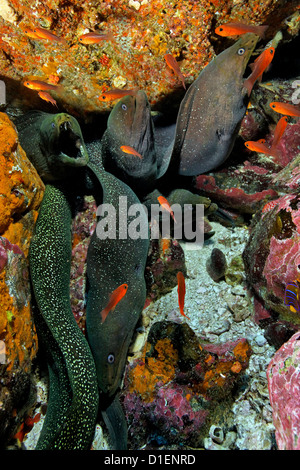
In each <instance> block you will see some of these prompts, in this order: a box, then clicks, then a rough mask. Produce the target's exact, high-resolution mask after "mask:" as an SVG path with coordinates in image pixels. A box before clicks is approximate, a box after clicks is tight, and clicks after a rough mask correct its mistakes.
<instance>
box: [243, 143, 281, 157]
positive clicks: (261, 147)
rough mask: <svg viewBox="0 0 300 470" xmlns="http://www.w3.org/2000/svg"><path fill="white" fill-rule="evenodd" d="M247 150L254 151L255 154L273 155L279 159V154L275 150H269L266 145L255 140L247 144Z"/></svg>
mask: <svg viewBox="0 0 300 470" xmlns="http://www.w3.org/2000/svg"><path fill="white" fill-rule="evenodd" d="M245 146H246V147H247V149H249V150H252V151H253V152H259V153H264V154H265V155H271V156H273V157H275V156H276V157H277V152H276V150H275V149H269V148H268V147H267V146H266V145H265V144H264V143H262V142H260V141H255V140H248V141H247V142H245Z"/></svg>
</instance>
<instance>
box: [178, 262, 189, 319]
mask: <svg viewBox="0 0 300 470" xmlns="http://www.w3.org/2000/svg"><path fill="white" fill-rule="evenodd" d="M177 283H178V287H177V292H178V305H179V310H180V313H181V315H183V316H184V317H186V318H187V319H188V320H189V317H187V316H186V314H185V313H184V311H183V309H184V298H185V279H184V275H183V274H182V272H181V271H179V272H178V273H177Z"/></svg>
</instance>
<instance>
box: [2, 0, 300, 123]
mask: <svg viewBox="0 0 300 470" xmlns="http://www.w3.org/2000/svg"><path fill="white" fill-rule="evenodd" d="M297 5H298V1H297V0H292V1H289V2H286V1H284V0H268V1H266V2H261V1H254V0H253V1H251V2H248V1H246V0H241V1H238V2H235V1H230V2H228V1H225V0H214V1H208V0H201V1H199V2H194V1H193V0H189V1H186V0H180V1H178V0H171V1H169V2H162V1H161V0H142V1H135V0H113V1H111V0H106V1H104V2H100V3H99V2H95V1H92V2H90V1H88V0H81V1H80V2H79V3H78V2H75V1H73V0H71V1H69V2H67V3H66V2H57V1H56V0H46V1H43V2H41V3H39V4H37V3H36V2H34V1H33V0H26V1H22V2H20V1H19V0H2V1H1V16H0V27H1V31H2V35H1V37H0V47H1V49H2V51H3V52H2V53H1V54H0V68H1V75H2V76H3V77H4V78H6V79H7V86H8V88H9V89H10V91H9V94H10V100H12V101H14V102H15V104H16V103H17V102H19V103H20V98H21V99H22V100H23V102H25V103H27V104H28V105H29V106H33V107H36V108H38V107H43V106H44V103H43V102H42V100H41V99H40V98H39V97H38V94H37V92H36V91H31V90H27V89H24V86H23V85H22V84H21V81H23V80H24V79H27V78H31V79H32V78H36V79H44V80H49V79H50V80H52V81H54V82H56V81H57V80H58V81H59V83H60V84H62V85H63V89H62V91H61V92H60V93H57V94H56V93H53V96H54V97H55V99H57V102H58V103H61V104H62V105H63V106H64V108H65V109H66V110H67V111H68V110H69V111H71V110H73V111H74V112H75V111H77V112H78V113H80V114H84V113H89V112H91V111H93V112H94V111H96V112H98V111H102V110H105V109H107V108H108V107H110V104H108V105H107V104H105V103H100V102H99V99H98V97H99V95H101V93H102V92H104V91H106V90H108V89H112V88H127V89H131V88H134V87H139V88H141V89H143V90H144V91H145V92H146V93H147V95H148V98H149V101H150V103H151V105H152V106H153V105H156V104H157V105H158V107H160V108H162V107H163V108H165V107H166V104H167V103H168V107H169V109H170V110H171V108H172V106H173V105H174V103H175V104H176V101H177V104H178V99H177V100H176V99H175V100H174V96H173V97H172V99H171V100H170V99H169V98H167V94H168V93H170V92H172V91H174V92H175V95H177V97H182V95H183V92H184V90H183V87H182V85H181V82H180V80H179V79H178V78H177V77H176V76H175V75H174V74H173V72H172V71H171V70H170V69H169V68H168V66H167V65H166V63H165V60H164V54H166V53H167V52H170V53H172V54H173V55H174V56H175V57H176V58H177V60H178V61H179V63H180V66H181V69H182V72H183V74H184V75H185V77H186V83H187V84H190V83H192V82H193V81H194V80H195V79H196V77H197V75H198V74H199V72H200V71H201V70H202V68H203V67H204V66H205V65H206V64H207V63H208V61H210V60H211V59H212V58H213V57H214V56H215V54H216V51H217V52H219V51H220V49H221V48H222V47H223V48H224V40H223V39H224V38H220V37H218V36H216V35H215V33H214V29H215V27H216V26H218V25H219V24H222V23H224V22H228V21H231V20H234V21H244V22H246V23H251V24H269V25H270V28H269V30H268V32H267V38H266V39H267V40H269V39H271V38H272V36H273V35H274V33H275V32H276V31H277V29H279V28H281V27H282V20H284V19H285V18H287V17H288V16H290V15H291V14H292V13H293V12H295V10H296V8H297ZM35 26H38V27H42V28H45V29H48V30H49V31H52V32H54V33H56V34H57V35H59V36H61V37H63V38H64V39H65V40H66V43H65V44H61V43H57V42H51V41H47V40H41V39H34V38H32V37H30V36H29V35H28V30H32V29H34V27H35ZM297 26H298V25H297V22H295V24H292V21H290V24H289V25H288V24H285V25H284V28H285V29H286V30H287V32H288V35H293V34H296V33H297V31H298V29H297ZM94 30H96V31H97V30H98V31H100V32H101V33H107V32H110V33H112V35H113V36H114V38H115V42H112V41H105V40H104V41H103V42H101V43H100V44H96V45H87V46H86V45H84V44H81V43H80V42H79V40H78V37H79V36H80V35H81V34H84V33H86V32H88V31H94ZM25 31H27V34H26V32H25ZM20 94H22V97H21V96H20ZM165 98H166V99H165ZM159 102H160V103H159ZM45 106H46V108H47V109H49V107H50V108H51V106H52V105H51V104H45Z"/></svg>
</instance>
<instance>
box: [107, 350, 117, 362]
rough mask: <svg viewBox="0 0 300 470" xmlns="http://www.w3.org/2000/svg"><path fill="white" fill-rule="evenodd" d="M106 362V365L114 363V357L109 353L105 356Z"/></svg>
mask: <svg viewBox="0 0 300 470" xmlns="http://www.w3.org/2000/svg"><path fill="white" fill-rule="evenodd" d="M107 362H108V364H113V363H114V362H115V356H114V355H113V354H112V353H110V354H109V355H108V356H107Z"/></svg>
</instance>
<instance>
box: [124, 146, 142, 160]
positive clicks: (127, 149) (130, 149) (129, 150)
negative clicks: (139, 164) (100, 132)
mask: <svg viewBox="0 0 300 470" xmlns="http://www.w3.org/2000/svg"><path fill="white" fill-rule="evenodd" d="M120 149H121V150H122V152H125V153H129V154H130V155H134V156H135V157H139V158H140V159H141V160H142V159H143V157H142V155H141V154H140V153H139V152H137V151H136V150H134V148H133V147H130V145H121V147H120Z"/></svg>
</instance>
